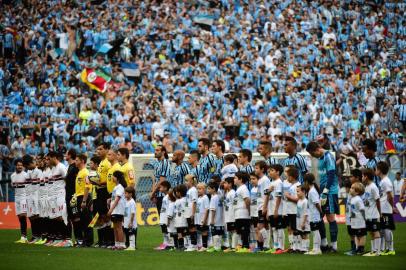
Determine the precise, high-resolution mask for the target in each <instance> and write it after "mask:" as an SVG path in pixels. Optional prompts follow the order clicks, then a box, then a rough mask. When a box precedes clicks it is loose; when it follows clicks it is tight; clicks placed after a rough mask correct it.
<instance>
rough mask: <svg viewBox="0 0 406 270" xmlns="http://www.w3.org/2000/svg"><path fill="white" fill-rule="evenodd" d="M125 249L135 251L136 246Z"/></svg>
mask: <svg viewBox="0 0 406 270" xmlns="http://www.w3.org/2000/svg"><path fill="white" fill-rule="evenodd" d="M124 251H135V247H128V248H126V249H124Z"/></svg>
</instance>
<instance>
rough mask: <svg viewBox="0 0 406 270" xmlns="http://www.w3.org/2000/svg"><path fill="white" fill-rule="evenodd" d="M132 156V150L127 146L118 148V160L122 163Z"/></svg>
mask: <svg viewBox="0 0 406 270" xmlns="http://www.w3.org/2000/svg"><path fill="white" fill-rule="evenodd" d="M129 157H130V151H129V150H128V148H126V147H121V148H119V149H118V150H117V160H118V162H120V163H123V162H127V160H128V158H129Z"/></svg>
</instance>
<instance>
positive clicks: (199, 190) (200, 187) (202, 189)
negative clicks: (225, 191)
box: [196, 183, 206, 196]
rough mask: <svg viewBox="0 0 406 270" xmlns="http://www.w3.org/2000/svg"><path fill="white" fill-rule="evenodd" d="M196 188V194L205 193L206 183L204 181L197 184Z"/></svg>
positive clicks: (202, 194) (201, 194)
mask: <svg viewBox="0 0 406 270" xmlns="http://www.w3.org/2000/svg"><path fill="white" fill-rule="evenodd" d="M196 188H197V194H198V195H199V196H204V195H205V194H206V184H205V183H199V184H197V186H196Z"/></svg>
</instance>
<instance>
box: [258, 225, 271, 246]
mask: <svg viewBox="0 0 406 270" xmlns="http://www.w3.org/2000/svg"><path fill="white" fill-rule="evenodd" d="M259 233H260V234H261V236H262V239H264V247H265V248H269V235H268V231H267V230H266V229H265V228H262V229H261V230H260V231H259Z"/></svg>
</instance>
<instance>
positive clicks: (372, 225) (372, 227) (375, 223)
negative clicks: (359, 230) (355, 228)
mask: <svg viewBox="0 0 406 270" xmlns="http://www.w3.org/2000/svg"><path fill="white" fill-rule="evenodd" d="M366 225H367V231H368V232H378V231H380V230H381V223H380V221H379V220H378V219H369V220H368V219H367V220H366Z"/></svg>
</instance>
